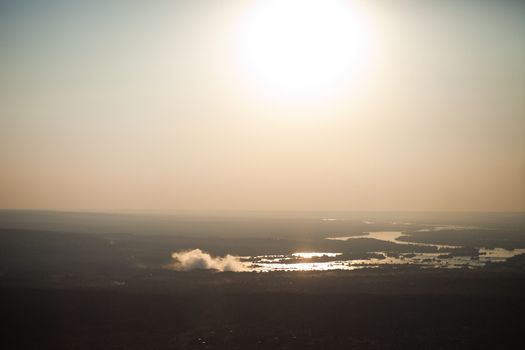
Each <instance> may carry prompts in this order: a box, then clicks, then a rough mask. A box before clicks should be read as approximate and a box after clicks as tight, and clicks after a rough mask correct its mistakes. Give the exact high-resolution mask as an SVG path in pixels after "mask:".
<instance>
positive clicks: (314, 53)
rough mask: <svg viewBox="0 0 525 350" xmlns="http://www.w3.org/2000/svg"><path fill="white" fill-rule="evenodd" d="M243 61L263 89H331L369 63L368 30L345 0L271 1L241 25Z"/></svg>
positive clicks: (289, 92) (294, 92)
mask: <svg viewBox="0 0 525 350" xmlns="http://www.w3.org/2000/svg"><path fill="white" fill-rule="evenodd" d="M239 33H240V40H239V41H240V45H239V47H240V50H239V56H240V58H241V62H240V63H241V66H242V69H243V72H244V73H245V74H246V75H247V76H250V77H251V78H253V79H254V80H255V81H256V82H257V84H259V85H260V86H262V87H263V88H264V89H265V90H267V91H269V92H271V93H274V94H280V95H285V96H300V97H301V96H303V97H304V96H312V95H319V94H325V93H329V92H330V91H333V90H334V89H338V88H340V87H341V85H344V84H345V83H346V82H348V81H349V80H351V79H353V78H354V77H355V76H356V75H357V74H359V71H360V70H361V69H362V68H363V66H364V64H365V63H366V61H367V59H368V55H369V51H370V40H369V33H368V31H367V28H366V25H365V23H364V21H363V18H362V16H360V15H359V14H358V11H356V9H355V8H353V7H352V6H350V3H349V2H348V1H343V0H317V1H315V0H270V1H263V2H260V3H259V4H258V5H256V6H254V7H253V8H252V9H251V12H250V14H249V15H248V16H247V17H246V18H245V19H244V21H243V25H242V27H241V28H240V30H239Z"/></svg>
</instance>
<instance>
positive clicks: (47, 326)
mask: <svg viewBox="0 0 525 350" xmlns="http://www.w3.org/2000/svg"><path fill="white" fill-rule="evenodd" d="M524 291H525V276H524V274H522V273H520V272H515V271H514V272H513V271H507V270H501V271H498V270H494V271H468V270H461V271H460V270H458V271H442V270H425V271H423V270H414V271H410V270H407V271H398V270H392V271H384V270H383V271H379V270H378V271H353V272H325V273H314V272H304V273H302V272H299V273H297V272H294V273H264V274H261V273H213V272H205V271H193V272H174V271H170V272H167V273H166V274H165V275H158V276H150V277H146V276H145V277H137V278H136V279H134V280H132V281H130V283H129V284H126V285H118V283H116V284H115V285H114V286H106V287H100V286H99V287H79V286H63V287H60V286H54V287H44V286H40V287H31V286H27V285H26V286H23V285H21V284H19V283H17V284H16V285H11V286H9V285H3V286H2V287H1V290H0V294H1V300H2V322H3V323H4V324H3V326H2V329H3V330H4V332H5V333H4V336H3V337H2V348H4V349H352V348H356V349H384V348H387V349H388V348H398V349H401V348H402V349H407V348H411V349H453V348H499V349H503V348H511V347H516V346H518V345H519V344H520V343H521V342H522V341H523V334H525V333H524V332H525V321H524V320H523V315H525V295H524V294H525V293H524Z"/></svg>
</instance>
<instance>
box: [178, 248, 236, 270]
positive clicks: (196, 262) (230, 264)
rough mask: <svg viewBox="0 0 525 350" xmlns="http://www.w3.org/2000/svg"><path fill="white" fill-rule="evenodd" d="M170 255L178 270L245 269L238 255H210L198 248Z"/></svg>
mask: <svg viewBox="0 0 525 350" xmlns="http://www.w3.org/2000/svg"><path fill="white" fill-rule="evenodd" d="M171 257H172V258H173V259H174V260H175V265H174V267H175V268H176V269H178V270H183V271H189V270H199V269H204V270H212V269H213V270H219V271H245V270H246V266H245V265H244V264H243V263H242V262H241V260H240V259H239V257H237V256H233V255H229V254H228V255H226V256H225V257H212V256H211V255H210V254H208V253H206V252H203V251H202V250H200V249H193V250H186V251H182V252H174V253H173V254H171Z"/></svg>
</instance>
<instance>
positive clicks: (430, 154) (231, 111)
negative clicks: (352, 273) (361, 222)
mask: <svg viewBox="0 0 525 350" xmlns="http://www.w3.org/2000/svg"><path fill="white" fill-rule="evenodd" d="M524 38H525V2H521V1H510V0H503V1H488V0H481V1H470V0H455V1H452V0H441V1H437V0H436V1H433V0H429V1H415V0H389V1H387V0H383V1H380V0H370V1H343V0H341V1H339V0H333V1H332V0H330V1H328V0H327V1H297V0H295V1H294V0H284V1H281V2H275V1H273V0H270V1H267V2H262V1H211V0H209V1H204V0H203V1H195V0H192V1H190V0H187V1H120V0H115V1H107V0H106V1H99V0H93V1H65V0H63V1H59V0H56V1H51V0H42V1H36V0H28V1H23V2H22V1H5V0H4V1H0V51H1V52H2V56H1V58H0V208H4V209H7V208H9V209H46V210H74V211H76V210H97V211H104V210H395V211H402V210H410V211H413V210H417V211H419V210H422V211H434V210H435V211H525V64H523V63H524V62H525V40H524Z"/></svg>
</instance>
